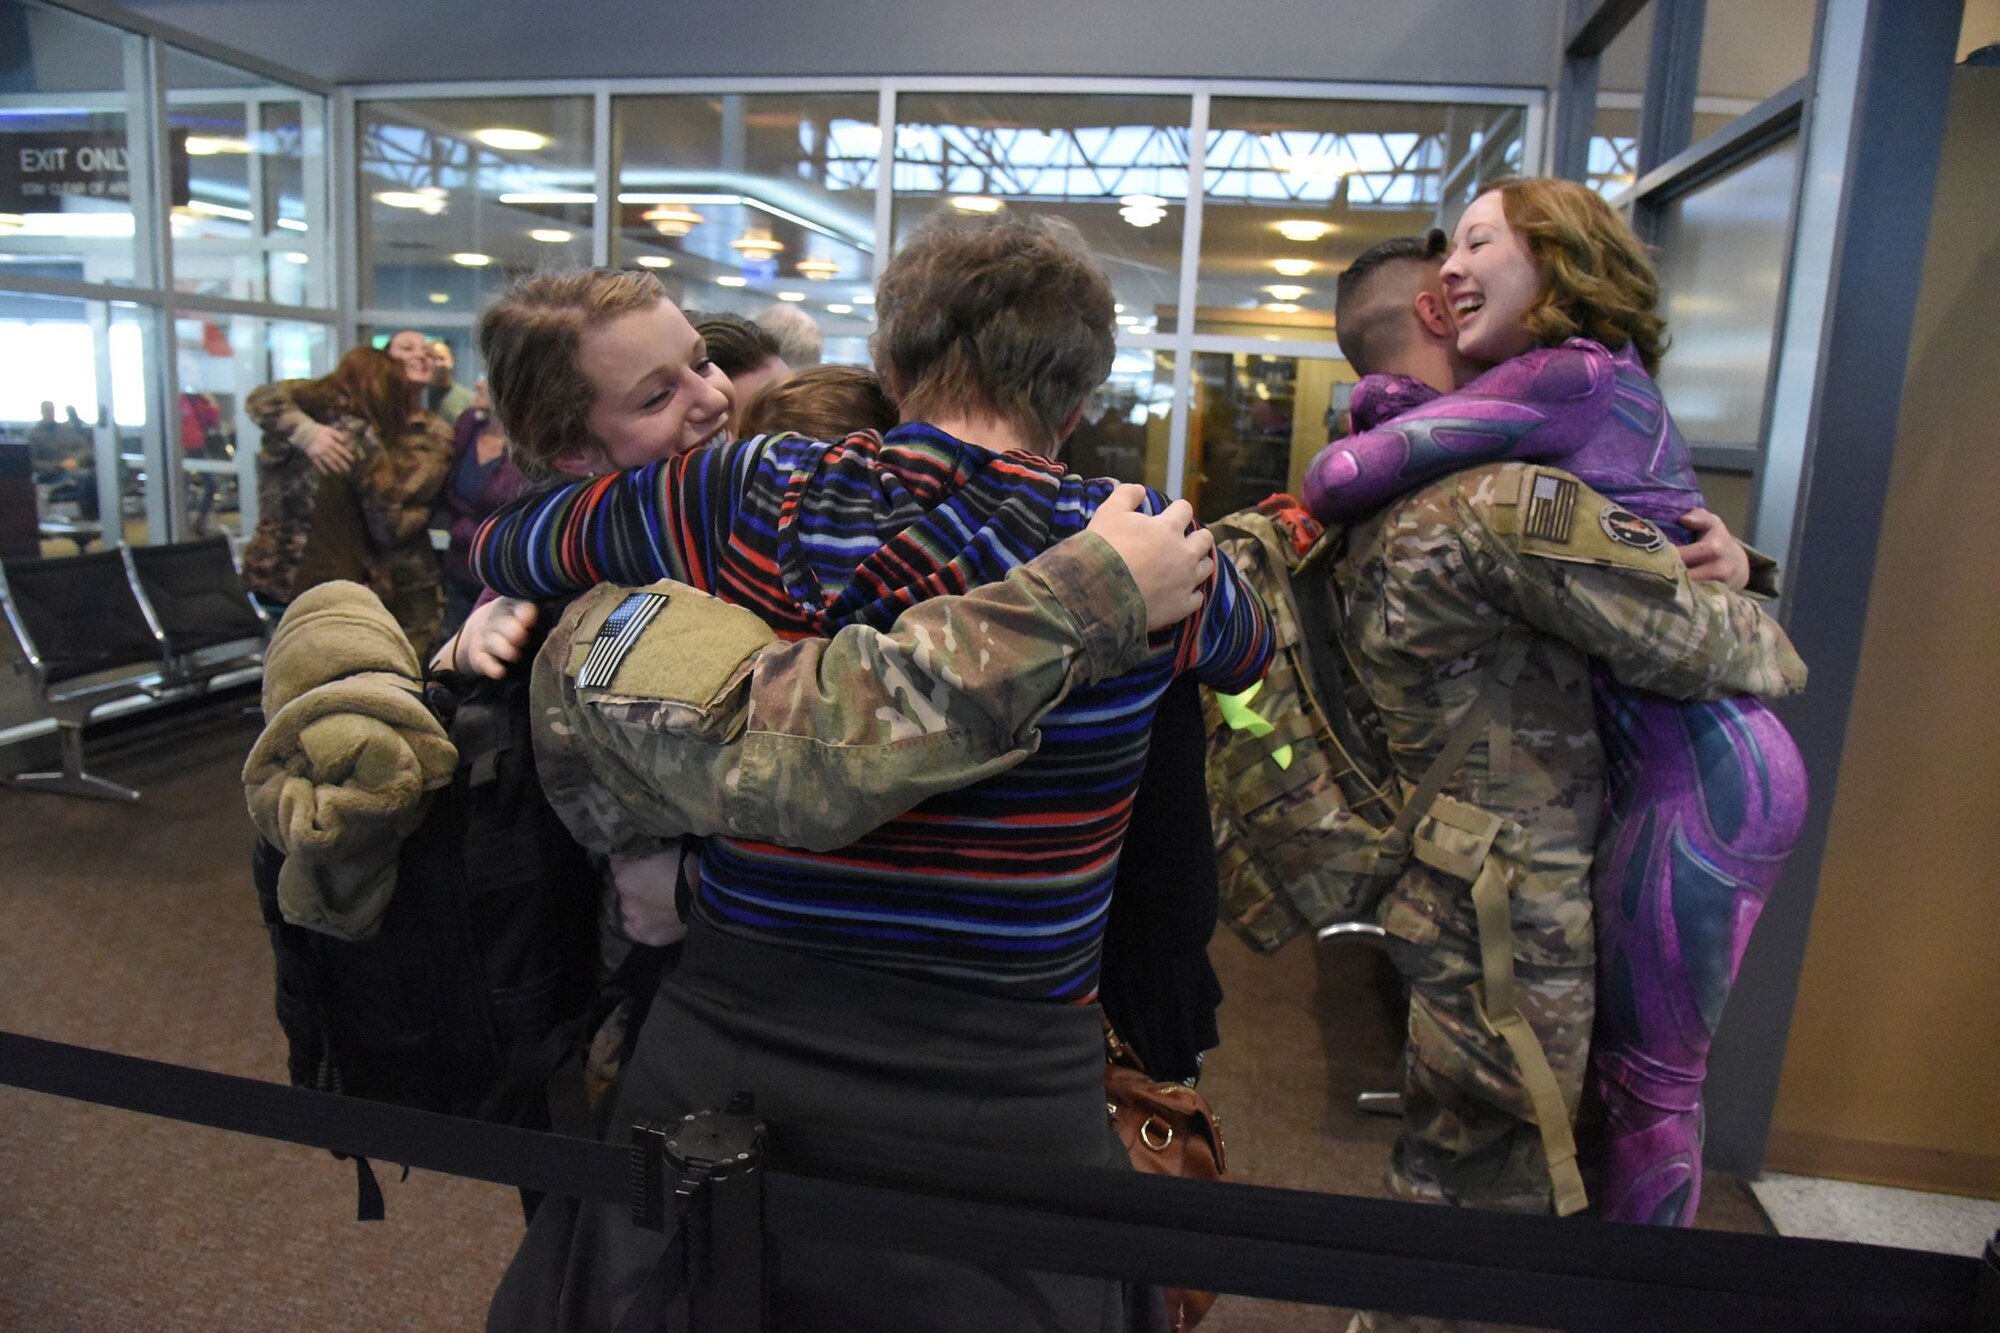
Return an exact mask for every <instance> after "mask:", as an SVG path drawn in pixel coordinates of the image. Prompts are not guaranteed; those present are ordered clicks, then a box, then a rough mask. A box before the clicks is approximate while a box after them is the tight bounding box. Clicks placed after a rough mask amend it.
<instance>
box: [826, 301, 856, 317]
mask: <svg viewBox="0 0 2000 1333" xmlns="http://www.w3.org/2000/svg"><path fill="white" fill-rule="evenodd" d="M826 313H827V314H829V315H851V314H853V313H854V307H853V306H851V305H849V304H847V302H845V301H835V302H834V303H833V304H832V305H829V306H828V307H827V308H826Z"/></svg>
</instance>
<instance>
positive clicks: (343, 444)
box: [306, 425, 354, 477]
mask: <svg viewBox="0 0 2000 1333" xmlns="http://www.w3.org/2000/svg"><path fill="white" fill-rule="evenodd" d="M306 457H307V458H308V459H309V460H311V462H312V465H313V466H314V467H315V468H317V469H319V472H320V474H321V475H322V476H328V477H338V476H340V475H341V474H343V473H345V472H346V471H348V469H350V468H352V467H353V466H354V449H353V447H352V441H350V440H349V438H348V435H347V432H345V431H343V430H341V429H340V428H339V427H337V426H327V425H321V426H319V427H317V428H316V429H315V430H314V431H313V433H312V438H311V439H309V440H307V441H306Z"/></svg>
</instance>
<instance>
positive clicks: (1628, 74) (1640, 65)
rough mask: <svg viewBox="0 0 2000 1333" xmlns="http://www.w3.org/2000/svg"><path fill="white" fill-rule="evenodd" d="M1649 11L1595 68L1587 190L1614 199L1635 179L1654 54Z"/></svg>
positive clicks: (1620, 35)
mask: <svg viewBox="0 0 2000 1333" xmlns="http://www.w3.org/2000/svg"><path fill="white" fill-rule="evenodd" d="M1656 13H1657V8H1656V7H1655V6H1653V5H1647V6H1646V8H1645V9H1643V10H1641V11H1640V12H1639V14H1638V15H1637V16H1636V17H1635V18H1633V19H1632V20H1631V21H1630V22H1628V23H1627V24H1626V25H1625V26H1624V28H1623V29H1622V30H1620V32H1619V33H1618V35H1617V36H1616V37H1614V38H1612V39H1611V45H1610V46H1608V47H1606V48H1605V49H1604V54H1603V55H1602V56H1601V57H1599V60H1598V66H1597V114H1596V116H1595V117H1594V118H1593V119H1592V121H1591V128H1590V160H1589V168H1588V172H1589V174H1588V175H1587V176H1586V178H1585V179H1586V181H1587V183H1588V184H1589V185H1590V187H1591V188H1592V189H1594V190H1596V191H1597V192H1598V193H1599V194H1601V195H1603V196H1604V197H1605V198H1607V199H1616V198H1618V197H1619V196H1620V195H1622V194H1624V193H1625V191H1626V190H1628V189H1630V188H1631V187H1632V184H1633V182H1635V181H1637V180H1638V179H1639V103H1640V100H1641V99H1642V98H1643V97H1644V96H1645V93H1646V65H1647V62H1648V61H1649V60H1650V59H1651V57H1652V54H1653V20H1654V17H1655V15H1656Z"/></svg>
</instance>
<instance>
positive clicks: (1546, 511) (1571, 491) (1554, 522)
mask: <svg viewBox="0 0 2000 1333" xmlns="http://www.w3.org/2000/svg"><path fill="white" fill-rule="evenodd" d="M1576 491H1577V483H1576V481H1575V479H1574V478H1571V477H1551V476H1547V475H1544V474H1540V473H1538V474H1536V476H1535V485H1534V489H1533V490H1532V491H1531V492H1530V493H1529V495H1528V516H1527V520H1526V522H1525V523H1524V524H1523V526H1522V533H1523V534H1524V535H1525V536H1529V537H1536V538H1539V539H1541V540H1542V541H1546V542H1566V541H1568V540H1569V533H1570V528H1571V527H1572V526H1574V524H1575V522H1576Z"/></svg>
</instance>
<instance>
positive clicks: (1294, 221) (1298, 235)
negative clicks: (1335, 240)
mask: <svg viewBox="0 0 2000 1333" xmlns="http://www.w3.org/2000/svg"><path fill="white" fill-rule="evenodd" d="M1271 225H1272V226H1274V227H1276V228H1277V229H1278V234H1279V235H1280V236H1282V237H1284V238H1285V239H1286V240H1288V241H1299V242H1301V243H1304V244H1310V243H1311V242H1313V241H1317V240H1322V239H1324V238H1325V237H1326V236H1328V235H1329V234H1331V233H1332V232H1333V231H1334V230H1335V228H1334V225H1333V224H1332V223H1331V222H1316V221H1314V220H1313V219H1311V218H1286V219H1285V220H1284V221H1283V222H1274V223H1272V224H1271Z"/></svg>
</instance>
